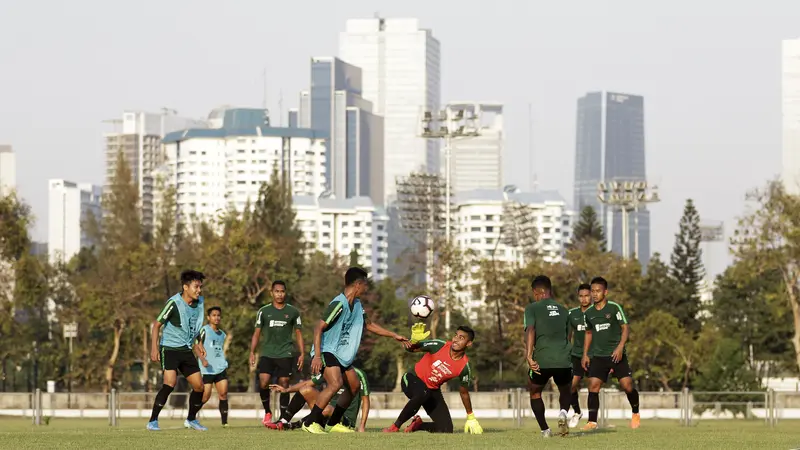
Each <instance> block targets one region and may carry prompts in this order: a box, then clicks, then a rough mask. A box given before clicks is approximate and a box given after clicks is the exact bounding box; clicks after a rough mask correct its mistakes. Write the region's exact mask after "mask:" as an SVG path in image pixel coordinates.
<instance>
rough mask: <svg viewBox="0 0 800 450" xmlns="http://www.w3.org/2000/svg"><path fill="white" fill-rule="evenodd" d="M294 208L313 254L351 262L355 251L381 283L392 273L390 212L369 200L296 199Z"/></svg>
mask: <svg viewBox="0 0 800 450" xmlns="http://www.w3.org/2000/svg"><path fill="white" fill-rule="evenodd" d="M292 200H293V207H294V210H295V212H296V214H297V223H298V226H299V228H300V230H301V231H302V232H303V237H304V239H305V241H306V242H308V243H309V244H310V247H309V249H310V250H317V251H321V252H322V253H324V254H326V255H328V256H330V257H334V256H336V257H340V258H342V259H343V261H344V262H347V261H349V259H348V258H349V255H350V254H351V253H352V252H353V251H355V252H356V254H358V263H359V264H360V265H362V266H364V267H365V268H367V269H368V270H369V272H370V275H371V277H372V278H374V279H375V280H381V279H383V278H384V277H386V275H387V270H388V235H387V232H388V230H387V222H388V221H389V217H388V216H387V215H386V212H385V211H384V210H383V209H382V208H380V207H378V206H375V205H374V204H373V203H372V200H371V199H370V198H369V197H351V198H347V199H336V198H326V197H325V196H322V197H314V196H296V197H294V198H293V199H292Z"/></svg>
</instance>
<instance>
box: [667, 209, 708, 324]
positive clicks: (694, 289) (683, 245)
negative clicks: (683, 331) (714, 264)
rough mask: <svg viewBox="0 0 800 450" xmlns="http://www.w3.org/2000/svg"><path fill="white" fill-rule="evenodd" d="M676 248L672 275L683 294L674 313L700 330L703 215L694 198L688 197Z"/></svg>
mask: <svg viewBox="0 0 800 450" xmlns="http://www.w3.org/2000/svg"><path fill="white" fill-rule="evenodd" d="M679 227H680V228H679V230H678V234H676V235H675V247H673V249H672V257H671V259H670V262H671V266H672V267H671V268H670V275H672V277H673V278H674V279H675V280H677V281H678V283H679V284H680V285H681V286H682V288H683V296H682V299H681V302H680V304H679V305H677V308H676V310H675V311H672V314H673V315H674V316H675V317H677V318H678V320H680V321H681V324H682V325H683V326H684V327H686V328H687V329H689V330H692V331H694V332H697V331H699V330H700V322H699V320H698V318H697V314H698V313H699V312H700V282H701V281H702V280H703V276H704V275H705V271H704V270H703V261H702V255H703V254H702V250H701V249H700V215H699V214H698V212H697V209H696V208H695V207H694V202H693V201H692V199H688V200H686V206H685V207H684V209H683V217H681V221H680V226H679Z"/></svg>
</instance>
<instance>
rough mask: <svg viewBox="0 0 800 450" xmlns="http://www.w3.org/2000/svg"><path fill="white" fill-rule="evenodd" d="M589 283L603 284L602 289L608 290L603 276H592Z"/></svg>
mask: <svg viewBox="0 0 800 450" xmlns="http://www.w3.org/2000/svg"><path fill="white" fill-rule="evenodd" d="M589 284H599V285H602V286H603V289H605V290H608V281H606V279H605V278H603V277H594V278H592V282H591V283H589Z"/></svg>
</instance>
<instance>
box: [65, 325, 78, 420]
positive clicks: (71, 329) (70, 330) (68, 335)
mask: <svg viewBox="0 0 800 450" xmlns="http://www.w3.org/2000/svg"><path fill="white" fill-rule="evenodd" d="M77 337H78V324H77V323H75V322H72V323H67V324H64V339H68V340H69V368H68V369H67V374H68V375H69V377H68V381H67V408H71V407H72V406H71V405H72V401H71V400H72V399H71V397H72V340H73V339H75V338H77Z"/></svg>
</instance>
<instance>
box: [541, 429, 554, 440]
mask: <svg viewBox="0 0 800 450" xmlns="http://www.w3.org/2000/svg"><path fill="white" fill-rule="evenodd" d="M552 435H553V432H552V431H550V428H548V429H546V430H544V431H542V437H543V438H549V437H551V436H552Z"/></svg>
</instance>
